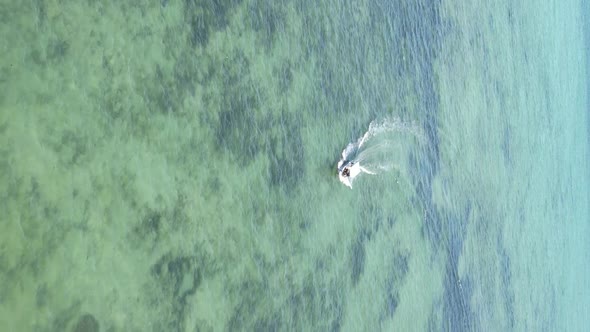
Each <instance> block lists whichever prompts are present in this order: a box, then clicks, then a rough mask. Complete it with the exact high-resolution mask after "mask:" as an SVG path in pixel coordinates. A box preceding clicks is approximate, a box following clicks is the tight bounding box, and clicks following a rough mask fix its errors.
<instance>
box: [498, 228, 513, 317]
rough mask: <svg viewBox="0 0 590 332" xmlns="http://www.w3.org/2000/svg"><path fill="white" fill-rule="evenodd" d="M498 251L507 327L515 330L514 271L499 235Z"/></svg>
mask: <svg viewBox="0 0 590 332" xmlns="http://www.w3.org/2000/svg"><path fill="white" fill-rule="evenodd" d="M496 251H497V254H498V257H500V278H501V280H502V284H501V287H502V299H503V300H504V310H505V312H506V317H507V320H508V322H507V325H508V327H510V328H514V323H515V319H514V291H513V290H512V270H511V266H510V256H509V255H508V253H507V252H506V248H504V245H503V240H502V235H501V234H500V233H499V234H498V237H497V241H496Z"/></svg>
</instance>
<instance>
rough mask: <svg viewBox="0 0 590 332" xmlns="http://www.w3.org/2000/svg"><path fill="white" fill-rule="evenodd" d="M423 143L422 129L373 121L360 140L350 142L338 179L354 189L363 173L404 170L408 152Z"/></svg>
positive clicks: (396, 121)
mask: <svg viewBox="0 0 590 332" xmlns="http://www.w3.org/2000/svg"><path fill="white" fill-rule="evenodd" d="M424 141H425V137H424V135H423V133H422V129H421V128H420V127H419V126H418V125H416V124H414V123H406V122H403V121H401V120H400V119H398V118H386V119H384V120H381V121H373V122H371V124H370V125H369V129H368V130H367V132H366V133H365V134H364V135H363V136H362V137H361V138H360V139H359V140H357V141H356V142H354V143H349V144H348V146H347V147H346V148H345V149H344V150H343V151H342V159H341V160H340V161H339V162H338V178H339V179H340V181H341V182H342V183H344V184H345V185H347V186H348V187H350V188H351V189H352V182H353V180H354V179H355V178H356V177H358V176H359V175H360V174H363V173H365V174H373V175H374V174H379V173H381V172H383V171H389V170H392V169H397V170H399V171H402V170H403V168H404V165H405V161H406V158H407V153H408V152H409V149H412V148H413V147H414V146H415V145H416V144H421V143H423V142H424Z"/></svg>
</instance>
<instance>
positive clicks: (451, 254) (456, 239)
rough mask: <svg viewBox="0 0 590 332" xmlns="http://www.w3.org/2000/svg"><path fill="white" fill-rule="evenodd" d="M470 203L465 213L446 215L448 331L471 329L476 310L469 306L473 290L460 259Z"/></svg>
mask: <svg viewBox="0 0 590 332" xmlns="http://www.w3.org/2000/svg"><path fill="white" fill-rule="evenodd" d="M470 214H471V205H470V204H467V205H466V207H465V209H464V213H463V215H462V216H460V217H458V216H454V215H451V214H449V215H447V218H446V223H447V229H446V238H447V245H446V249H447V264H446V272H445V281H444V287H445V290H444V295H443V298H444V304H443V316H444V317H445V318H446V319H444V320H443V327H444V330H445V331H472V330H473V329H474V326H473V324H474V319H473V312H472V309H471V307H470V304H469V303H470V300H471V295H472V293H473V290H472V285H471V282H472V281H471V278H470V277H465V278H461V277H460V276H459V259H460V257H461V253H462V251H463V239H464V238H465V233H466V230H467V224H468V221H469V216H470Z"/></svg>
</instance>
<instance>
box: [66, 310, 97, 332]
mask: <svg viewBox="0 0 590 332" xmlns="http://www.w3.org/2000/svg"><path fill="white" fill-rule="evenodd" d="M72 331H73V332H98V331H100V325H99V324H98V320H96V318H94V316H92V315H91V314H84V315H82V316H81V317H80V318H79V319H78V322H77V323H76V326H74V329H73V330H72Z"/></svg>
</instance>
